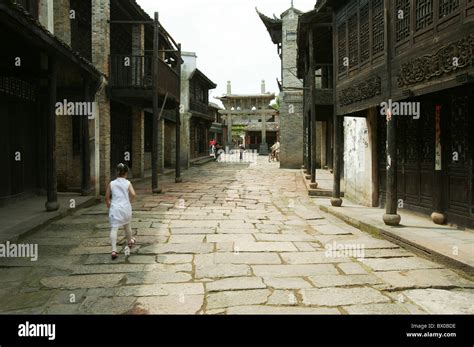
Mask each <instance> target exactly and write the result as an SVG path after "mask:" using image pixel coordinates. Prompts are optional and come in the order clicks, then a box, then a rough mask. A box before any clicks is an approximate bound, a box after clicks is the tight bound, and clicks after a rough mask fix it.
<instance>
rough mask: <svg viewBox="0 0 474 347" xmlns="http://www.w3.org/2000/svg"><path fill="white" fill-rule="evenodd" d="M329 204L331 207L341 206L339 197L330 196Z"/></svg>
mask: <svg viewBox="0 0 474 347" xmlns="http://www.w3.org/2000/svg"><path fill="white" fill-rule="evenodd" d="M331 205H332V206H333V207H341V206H342V199H341V198H331Z"/></svg>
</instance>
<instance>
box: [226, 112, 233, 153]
mask: <svg viewBox="0 0 474 347" xmlns="http://www.w3.org/2000/svg"><path fill="white" fill-rule="evenodd" d="M227 147H229V149H233V148H234V144H233V142H232V116H231V115H230V114H228V115H227Z"/></svg>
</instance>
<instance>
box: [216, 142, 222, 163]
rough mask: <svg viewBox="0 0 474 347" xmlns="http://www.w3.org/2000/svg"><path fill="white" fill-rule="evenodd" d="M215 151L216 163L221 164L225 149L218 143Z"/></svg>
mask: <svg viewBox="0 0 474 347" xmlns="http://www.w3.org/2000/svg"><path fill="white" fill-rule="evenodd" d="M215 151H216V161H217V162H219V161H220V157H221V155H222V153H224V147H222V146H221V145H220V144H219V143H217V142H216V149H215Z"/></svg>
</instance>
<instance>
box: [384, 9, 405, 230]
mask: <svg viewBox="0 0 474 347" xmlns="http://www.w3.org/2000/svg"><path fill="white" fill-rule="evenodd" d="M391 2H392V0H385V4H384V7H385V8H384V16H385V57H386V64H385V65H386V69H387V70H386V73H387V84H388V88H387V89H388V93H387V94H388V98H389V99H391V98H392V36H391V35H392V32H391V28H392V23H391V15H390V14H391V13H392V12H391V5H390V4H391ZM387 112H388V114H387V142H388V144H387V201H386V211H385V214H384V215H383V221H384V223H385V224H387V225H391V226H397V225H399V224H400V221H401V217H400V215H399V214H398V213H397V208H398V199H397V164H398V163H397V118H396V116H394V115H393V114H392V110H388V111H387Z"/></svg>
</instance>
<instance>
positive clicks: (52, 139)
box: [45, 58, 59, 212]
mask: <svg viewBox="0 0 474 347" xmlns="http://www.w3.org/2000/svg"><path fill="white" fill-rule="evenodd" d="M57 75H58V66H57V62H56V61H55V60H54V59H53V58H49V86H48V88H49V102H48V108H47V112H48V114H47V118H46V119H47V132H46V133H47V139H46V140H47V141H46V148H47V149H46V161H47V189H46V191H47V201H46V204H45V207H46V211H48V212H50V211H57V210H58V209H59V204H58V181H57V172H56V109H55V105H56V97H57V95H56V93H57Z"/></svg>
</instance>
